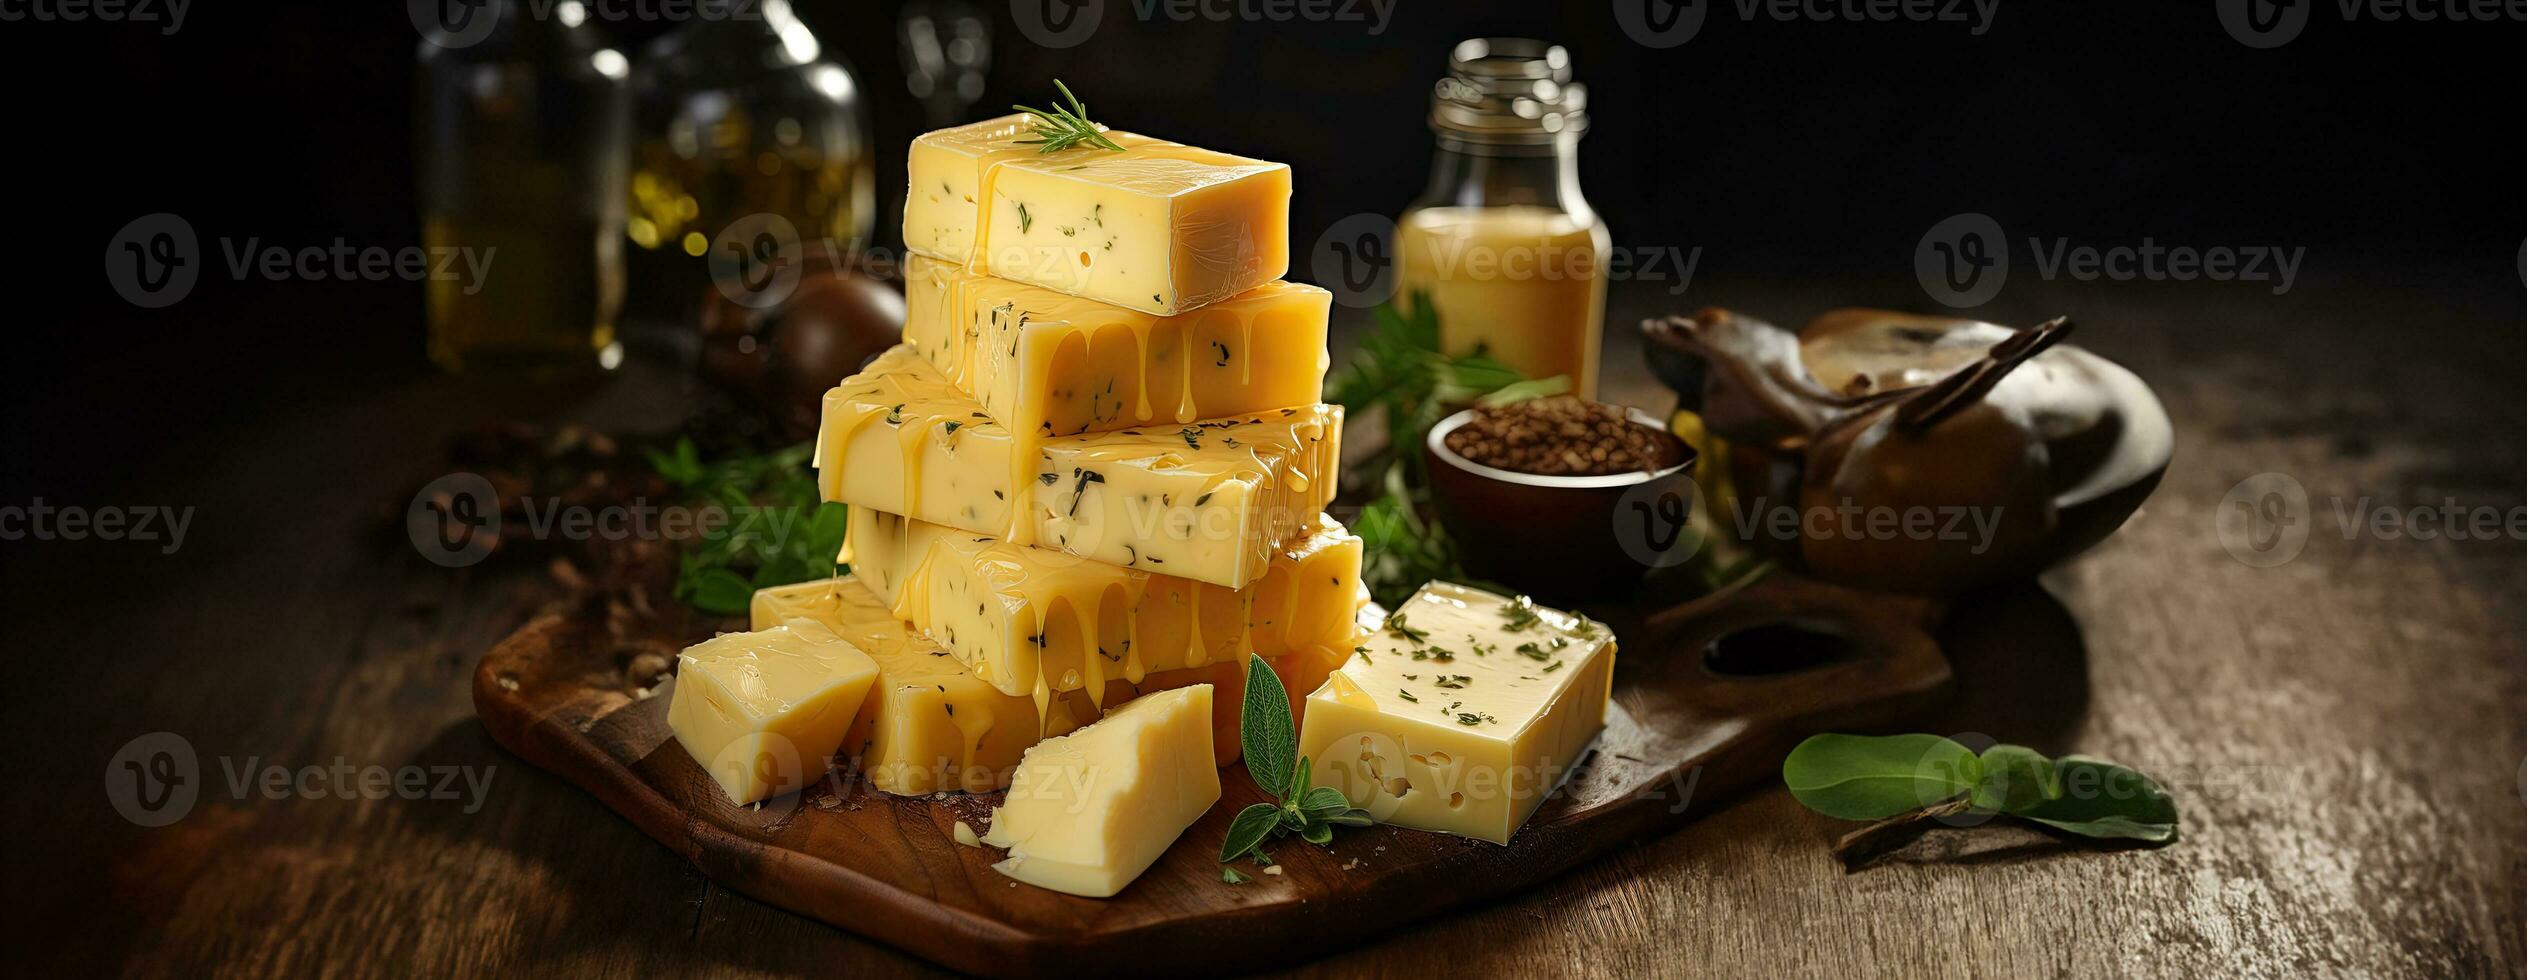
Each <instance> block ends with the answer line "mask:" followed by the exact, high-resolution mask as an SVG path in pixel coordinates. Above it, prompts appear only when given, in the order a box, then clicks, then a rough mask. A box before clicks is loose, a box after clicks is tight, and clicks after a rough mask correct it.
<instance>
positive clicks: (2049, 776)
mask: <svg viewBox="0 0 2527 980" xmlns="http://www.w3.org/2000/svg"><path fill="white" fill-rule="evenodd" d="M2060 795H2062V793H2061V789H2060V787H2059V786H2057V785H2056V784H2055V780H2054V774H2053V760H2051V759H2048V758H2045V756H2044V753H2042V752H2038V751H2036V750H2034V749H2031V748H2028V747H2026V746H2024V745H1995V746H1992V747H1991V748H1988V749H1984V750H1983V774H1982V777H1981V778H1979V779H1977V780H1975V782H1974V792H1973V793H1972V794H1971V795H1969V796H1968V797H1967V799H1968V800H1970V801H1971V802H1972V803H1973V804H1974V806H1975V807H1977V808H1979V809H1984V810H1997V811H2000V812H2002V813H2024V812H2026V811H2027V810H2028V809H2030V808H2033V807H2036V806H2040V805H2042V804H2043V803H2044V802H2045V801H2046V800H2050V799H2053V798H2054V797H2057V796H2060Z"/></svg>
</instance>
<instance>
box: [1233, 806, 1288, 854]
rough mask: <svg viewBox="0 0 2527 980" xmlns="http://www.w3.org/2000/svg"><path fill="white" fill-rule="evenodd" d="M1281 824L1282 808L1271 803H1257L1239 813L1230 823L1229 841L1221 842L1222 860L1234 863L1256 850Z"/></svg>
mask: <svg viewBox="0 0 2527 980" xmlns="http://www.w3.org/2000/svg"><path fill="white" fill-rule="evenodd" d="M1280 822H1281V808H1280V807H1277V806H1274V805H1272V804H1270V803H1257V804H1254V805H1252V806H1249V807H1247V808H1245V809H1243V810H1239V811H1237V817H1236V819H1233V820H1230V821H1229V822H1228V839H1226V840H1223V841H1221V842H1220V860H1221V861H1222V862H1228V861H1234V860H1237V859H1238V858H1239V857H1240V856H1242V855H1244V854H1245V853H1246V852H1248V851H1252V850H1254V849H1255V847H1256V845H1259V844H1262V843H1263V842H1264V838H1265V837H1266V836H1269V835H1270V834H1271V833H1272V829H1273V827H1275V826H1277V825H1279V824H1280Z"/></svg>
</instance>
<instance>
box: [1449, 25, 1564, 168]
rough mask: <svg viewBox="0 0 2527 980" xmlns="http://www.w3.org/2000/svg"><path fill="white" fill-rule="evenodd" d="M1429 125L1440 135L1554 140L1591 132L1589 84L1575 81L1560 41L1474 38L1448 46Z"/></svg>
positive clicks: (1479, 140) (1478, 140)
mask: <svg viewBox="0 0 2527 980" xmlns="http://www.w3.org/2000/svg"><path fill="white" fill-rule="evenodd" d="M1430 128H1431V129H1432V130H1433V131H1435V132H1437V133H1438V134H1439V136H1440V138H1441V139H1442V140H1454V141H1458V142H1463V143H1470V144H1482V145H1492V146H1550V145H1552V144H1554V143H1556V142H1558V141H1559V140H1560V139H1561V138H1562V137H1564V136H1570V137H1578V136H1580V135H1583V134H1585V133H1587V132H1588V86H1585V85H1581V84H1578V83H1576V82H1573V81H1571V55H1570V52H1569V51H1567V50H1564V49H1563V48H1562V46H1561V45H1558V44H1547V43H1545V42H1543V41H1538V40H1534V39H1531V38H1523V37H1478V38H1470V39H1467V40H1464V41H1460V42H1457V46H1456V48H1455V49H1454V50H1452V51H1450V52H1448V75H1447V77H1445V78H1442V79H1440V80H1439V81H1438V83H1437V84H1435V85H1433V86H1431V91H1430Z"/></svg>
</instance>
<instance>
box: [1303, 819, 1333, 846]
mask: <svg viewBox="0 0 2527 980" xmlns="http://www.w3.org/2000/svg"><path fill="white" fill-rule="evenodd" d="M1299 839H1300V840H1304V841H1306V842H1308V843H1310V844H1314V845H1317V846H1319V847H1322V846H1324V845H1327V844H1331V843H1333V842H1334V825H1333V824H1329V823H1312V824H1308V825H1307V829H1305V830H1301V831H1299Z"/></svg>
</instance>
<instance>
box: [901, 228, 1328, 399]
mask: <svg viewBox="0 0 2527 980" xmlns="http://www.w3.org/2000/svg"><path fill="white" fill-rule="evenodd" d="M1332 307H1333V296H1332V294H1329V293H1327V292H1326V291H1324V290H1322V289H1318V288H1316V287H1314V286H1308V285H1302V284H1299V283H1291V282H1267V283H1264V284H1263V285H1260V286H1256V287H1255V288H1253V289H1249V290H1247V291H1245V292H1242V293H1239V294H1237V295H1235V296H1232V297H1229V298H1227V299H1223V300H1221V301H1219V302H1217V303H1214V304H1211V305H1210V306H1206V307H1203V308H1202V309H1201V310H1200V311H1198V312H1195V313H1190V314H1185V315H1180V316H1157V315H1153V314H1149V313H1142V312H1138V311H1134V310H1128V309H1123V308H1120V307H1115V306H1109V305H1106V304H1104V303H1096V302H1090V301H1088V300H1083V299H1077V298H1074V297H1070V296H1064V295H1062V294H1060V293H1056V292H1053V291H1051V290H1048V289H1040V288H1037V287H1034V286H1029V285H1025V284H1023V283H1016V282H1011V281H1009V280H1006V279H995V278H992V277H990V276H981V275H975V274H973V273H971V272H967V271H966V270H964V269H962V268H960V267H958V266H956V265H954V264H951V263H946V262H938V261H933V260H930V259H925V258H922V257H920V256H914V257H912V258H911V259H910V260H908V261H907V262H906V263H905V265H904V311H905V318H904V341H905V342H906V343H909V344H912V345H913V346H914V347H916V348H919V349H920V350H921V354H922V356H923V357H926V358H928V359H929V360H930V363H931V364H932V365H934V366H936V367H938V369H939V370H940V372H941V373H943V374H945V375H946V376H947V378H948V380H949V381H950V382H951V383H954V384H955V385H956V386H958V387H959V388H962V389H964V390H965V392H966V393H967V394H969V395H972V396H973V398H974V400H975V401H976V402H978V403H980V404H981V406H982V410H983V411H984V412H985V413H986V414H989V415H990V416H991V417H992V418H995V419H998V420H1000V421H1001V422H1002V423H1004V424H1006V425H1007V426H1008V427H1009V428H1010V430H1011V431H1013V432H1024V433H1033V434H1036V435H1043V436H1067V435H1076V434H1079V433H1082V432H1106V431H1111V430H1115V429H1129V428H1136V427H1143V426H1149V427H1169V424H1170V423H1173V424H1174V425H1184V424H1187V423H1190V422H1194V421H1197V420H1200V419H1211V418H1224V417H1227V416H1232V415H1249V414H1255V413H1261V412H1269V411H1274V410H1278V409H1284V408H1296V407H1299V406H1302V405H1311V404H1314V403H1315V402H1316V401H1317V400H1318V398H1319V397H1321V393H1322V392H1323V391H1324V388H1325V369H1326V367H1327V366H1328V365H1329V364H1330V363H1331V362H1330V361H1329V360H1328V357H1327V354H1326V347H1325V330H1326V323H1327V318H1328V314H1329V311H1330V310H1331V309H1332Z"/></svg>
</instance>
